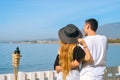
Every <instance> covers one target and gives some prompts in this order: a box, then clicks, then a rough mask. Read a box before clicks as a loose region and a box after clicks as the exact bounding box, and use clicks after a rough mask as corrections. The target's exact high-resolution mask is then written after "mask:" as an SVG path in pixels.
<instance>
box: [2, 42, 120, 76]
mask: <svg viewBox="0 0 120 80" xmlns="http://www.w3.org/2000/svg"><path fill="white" fill-rule="evenodd" d="M17 46H19V48H20V51H21V55H22V57H21V60H20V66H19V71H46V70H53V64H54V60H55V57H56V55H57V50H58V44H7V43H0V74H5V73H13V67H12V53H13V52H14V50H15V49H16V47H17ZM119 57H120V44H109V46H108V52H107V66H118V65H120V58H119Z"/></svg>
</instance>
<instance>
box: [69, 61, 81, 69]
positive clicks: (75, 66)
mask: <svg viewBox="0 0 120 80" xmlns="http://www.w3.org/2000/svg"><path fill="white" fill-rule="evenodd" d="M80 63H81V62H78V61H77V60H74V61H72V62H71V64H70V67H71V69H74V68H77V67H79V65H80Z"/></svg>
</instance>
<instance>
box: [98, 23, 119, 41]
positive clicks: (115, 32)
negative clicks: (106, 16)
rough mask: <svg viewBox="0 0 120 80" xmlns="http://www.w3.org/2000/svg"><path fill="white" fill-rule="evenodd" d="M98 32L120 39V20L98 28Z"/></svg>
mask: <svg viewBox="0 0 120 80" xmlns="http://www.w3.org/2000/svg"><path fill="white" fill-rule="evenodd" d="M97 33H98V34H102V35H106V36H107V37H108V38H119V39H120V22H116V23H109V24H104V25H102V26H100V27H99V28H98V30H97Z"/></svg>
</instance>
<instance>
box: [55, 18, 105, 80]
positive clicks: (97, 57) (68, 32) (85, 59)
mask: <svg viewBox="0 0 120 80" xmlns="http://www.w3.org/2000/svg"><path fill="white" fill-rule="evenodd" d="M97 28H98V22H97V20H96V19H94V18H90V19H88V20H86V21H85V25H84V34H85V38H82V33H81V32H80V30H79V29H78V28H77V27H76V26H75V25H73V24H68V25H67V26H65V27H63V28H62V29H60V30H59V32H58V35H59V39H60V47H59V50H58V55H57V57H56V60H55V63H54V69H55V70H56V71H57V73H58V74H57V80H103V75H104V70H105V68H106V63H105V62H106V61H105V60H106V50H107V38H106V37H105V36H102V35H97V34H96V30H97Z"/></svg>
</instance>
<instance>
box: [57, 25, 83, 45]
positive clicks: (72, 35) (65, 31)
mask: <svg viewBox="0 0 120 80" xmlns="http://www.w3.org/2000/svg"><path fill="white" fill-rule="evenodd" d="M58 36H59V39H60V40H61V41H63V42H65V43H77V42H78V41H77V39H78V38H82V33H81V31H80V30H79V29H78V28H77V27H76V26H75V25H73V24H68V25H66V26H65V27H63V28H61V29H60V30H59V32H58Z"/></svg>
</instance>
